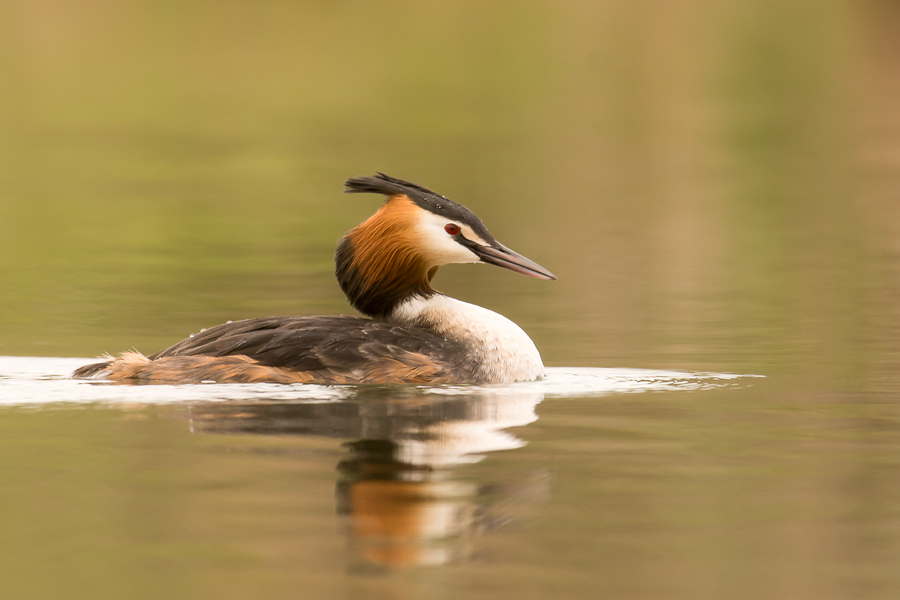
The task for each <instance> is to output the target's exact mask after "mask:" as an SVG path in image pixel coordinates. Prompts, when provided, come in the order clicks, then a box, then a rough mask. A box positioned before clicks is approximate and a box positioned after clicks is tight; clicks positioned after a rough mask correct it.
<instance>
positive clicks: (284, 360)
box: [75, 174, 555, 384]
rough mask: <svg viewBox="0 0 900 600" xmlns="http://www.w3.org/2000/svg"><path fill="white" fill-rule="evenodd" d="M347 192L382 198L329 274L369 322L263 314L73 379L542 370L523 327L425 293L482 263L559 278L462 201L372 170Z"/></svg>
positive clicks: (330, 380) (460, 375) (372, 377)
mask: <svg viewBox="0 0 900 600" xmlns="http://www.w3.org/2000/svg"><path fill="white" fill-rule="evenodd" d="M347 187H348V190H347V191H349V192H376V193H382V194H385V195H386V196H388V199H387V201H386V202H385V203H384V205H383V206H382V207H381V209H379V210H378V212H376V213H375V214H374V215H373V216H372V217H370V218H369V219H368V220H366V221H365V222H364V223H363V224H361V225H360V226H358V227H357V228H355V229H353V230H352V231H350V232H349V233H348V234H347V235H346V236H345V237H344V238H343V239H342V240H341V242H340V244H339V246H338V249H337V252H336V254H335V263H336V268H335V274H336V276H337V279H338V283H339V284H340V286H341V289H342V290H343V291H344V293H345V294H346V295H347V298H348V299H349V300H350V303H351V304H352V305H353V306H354V307H355V308H356V309H357V310H359V311H360V312H361V313H363V314H365V315H368V316H369V317H371V318H362V317H349V316H319V317H267V318H259V319H247V320H244V321H235V322H229V323H225V324H223V325H218V326H216V327H212V328H210V329H206V330H204V331H202V332H200V333H199V334H196V335H192V336H191V337H189V338H187V339H185V340H183V341H181V342H179V343H177V344H175V345H174V346H172V347H170V348H167V349H166V350H163V351H161V352H158V353H156V354H153V355H150V356H144V355H142V354H139V353H137V352H127V353H124V354H122V355H121V356H120V357H119V358H114V359H110V360H107V361H106V362H102V363H96V364H92V365H87V366H85V367H82V368H80V369H78V370H77V371H76V372H75V377H102V378H107V379H113V380H126V381H146V382H159V383H199V382H204V381H215V382H219V383H225V382H244V383H247V382H274V383H321V384H359V383H374V384H387V383H433V384H442V383H501V382H511V381H530V380H534V379H538V378H540V377H541V376H542V375H543V372H544V367H543V363H542V362H541V357H540V354H539V353H538V351H537V348H536V347H535V345H534V343H533V342H532V341H531V339H530V338H529V337H528V335H526V334H525V332H524V331H522V329H521V328H519V326H518V325H516V324H515V323H513V322H512V321H510V320H509V319H507V318H506V317H503V316H501V315H499V314H497V313H495V312H492V311H490V310H488V309H486V308H482V307H480V306H476V305H473V304H468V303H466V302H462V301H460V300H456V299H454V298H450V297H448V296H445V295H443V294H441V293H439V292H437V291H436V290H435V289H434V288H432V287H431V279H432V277H433V276H434V273H435V272H436V271H437V268H438V267H439V266H441V265H444V264H450V263H465V262H488V263H491V264H496V265H498V266H502V267H505V268H508V269H511V270H513V271H516V272H519V273H523V274H526V275H530V276H533V277H538V278H541V279H555V277H554V276H553V275H552V274H550V273H549V272H548V271H546V270H545V269H543V268H542V267H540V266H539V265H537V264H535V263H533V262H531V261H529V260H528V259H526V258H524V257H522V256H520V255H518V254H516V253H515V252H513V251H511V250H509V249H508V248H505V247H504V246H502V245H501V244H499V243H498V242H497V241H496V240H494V238H493V237H492V236H491V235H490V233H488V231H487V229H486V228H485V227H484V225H483V224H482V223H481V221H480V220H478V218H477V217H476V216H475V215H474V214H473V213H472V212H471V211H469V210H468V209H467V208H465V207H464V206H462V205H459V204H456V203H455V202H453V201H451V200H449V199H447V198H445V197H443V196H440V195H438V194H435V193H434V192H432V191H431V190H428V189H427V188H423V187H420V186H417V185H415V184H412V183H409V182H405V181H402V180H399V179H394V178H392V177H388V176H386V175H382V174H379V175H378V176H376V177H360V178H355V179H350V180H348V181H347Z"/></svg>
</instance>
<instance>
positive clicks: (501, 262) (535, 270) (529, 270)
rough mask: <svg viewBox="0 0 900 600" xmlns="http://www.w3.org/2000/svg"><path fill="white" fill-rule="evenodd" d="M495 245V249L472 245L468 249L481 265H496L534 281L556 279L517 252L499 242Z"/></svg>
mask: <svg viewBox="0 0 900 600" xmlns="http://www.w3.org/2000/svg"><path fill="white" fill-rule="evenodd" d="M495 243H496V244H497V245H496V247H494V246H482V245H479V244H472V245H471V246H469V247H468V248H469V249H470V250H471V251H472V252H474V253H475V254H476V255H477V256H478V258H480V259H481V262H483V263H488V264H491V265H497V266H498V267H503V268H504V269H509V270H510V271H513V272H515V273H520V274H522V275H528V276H529V277H534V278H535V279H553V280H555V279H556V275H554V274H553V273H551V272H550V271H548V270H547V269H545V268H544V267H542V266H541V265H539V264H537V263H536V262H534V261H533V260H529V259H527V258H525V257H524V256H522V255H521V254H519V253H518V252H514V251H512V250H510V249H509V248H507V247H506V246H504V245H503V244H501V243H499V242H495Z"/></svg>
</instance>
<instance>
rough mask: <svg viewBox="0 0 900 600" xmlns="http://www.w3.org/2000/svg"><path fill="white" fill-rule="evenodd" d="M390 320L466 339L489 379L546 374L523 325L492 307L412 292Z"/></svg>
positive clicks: (505, 380) (521, 378)
mask: <svg viewBox="0 0 900 600" xmlns="http://www.w3.org/2000/svg"><path fill="white" fill-rule="evenodd" d="M390 320H391V321H394V322H398V323H406V324H415V325H419V326H423V325H424V326H425V327H427V328H428V329H429V330H431V331H433V332H435V333H437V334H438V335H442V336H444V337H446V338H449V339H452V340H455V341H458V342H461V343H463V344H464V345H465V346H466V348H467V350H468V351H469V353H470V357H471V358H473V359H474V360H475V362H476V363H477V364H478V365H479V367H478V368H479V373H478V376H479V379H481V380H483V381H485V382H486V383H509V382H513V381H534V380H535V379H540V378H541V377H543V376H544V364H543V362H541V355H540V353H539V352H538V350H537V348H536V347H535V345H534V342H532V341H531V338H529V337H528V335H527V334H526V333H525V332H524V331H522V328H521V327H519V326H518V325H516V324H515V323H513V322H512V321H510V320H509V319H507V318H506V317H504V316H503V315H499V314H497V313H495V312H493V311H491V310H488V309H486V308H482V307H481V306H476V305H475V304H469V303H468V302H462V301H461V300H456V299H455V298H450V297H449V296H444V295H443V294H434V295H433V296H431V297H429V298H423V297H421V296H413V297H411V298H409V299H408V300H404V301H403V302H401V303H400V304H399V305H397V307H396V308H395V309H394V312H393V313H392V314H391V317H390Z"/></svg>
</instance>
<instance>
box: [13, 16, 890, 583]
mask: <svg viewBox="0 0 900 600" xmlns="http://www.w3.org/2000/svg"><path fill="white" fill-rule="evenodd" d="M898 32H900V4H898V3H897V2H894V1H889V0H856V1H850V0H843V1H841V0H779V1H776V0H732V1H728V2H724V1H720V2H714V1H712V0H675V1H671V2H649V1H637V2H635V1H631V0H608V1H577V0H573V1H554V2H549V1H531V0H519V1H517V2H503V1H497V2H472V1H454V2H443V1H418V2H417V1H406V2H403V1H387V2H377V3H375V2H358V1H357V2H354V1H347V0H335V1H330V2H322V1H318V2H309V1H306V2H293V3H290V2H272V1H265V0H264V1H260V2H254V3H248V2H229V1H219V2H203V1H197V0H188V1H183V2H171V1H168V2H167V1H157V2H150V1H127V0H126V1H123V2H109V1H100V0H83V1H81V2H77V3H72V2H61V1H58V0H0V354H2V355H23V356H94V355H98V354H100V353H102V352H112V353H117V352H120V351H122V350H126V349H130V348H133V347H134V348H137V349H139V350H142V351H144V352H153V351H155V350H158V349H161V348H163V347H166V346H168V345H169V344H171V343H174V342H175V341H178V340H180V339H182V338H183V337H185V336H186V335H188V334H189V333H190V332H194V331H198V330H199V329H200V328H201V327H208V326H211V325H215V324H217V323H221V322H223V321H225V320H228V319H239V318H245V317H253V316H265V315H276V314H323V313H326V314H327V313H351V309H350V308H349V306H348V305H347V303H346V301H345V299H344V298H343V296H342V295H341V293H340V291H339V289H338V287H337V285H336V283H335V282H334V278H333V275H332V253H333V250H334V246H335V243H336V241H337V240H338V239H339V238H340V236H341V235H342V234H343V233H344V232H345V231H346V230H348V229H350V228H352V227H353V226H355V225H356V224H357V223H359V222H360V221H362V220H363V219H364V218H366V217H367V216H368V215H370V214H371V213H372V212H373V211H374V210H375V208H376V207H377V206H378V205H379V203H380V201H381V200H380V198H377V197H374V196H373V197H366V196H345V195H343V194H342V183H343V181H344V179H346V178H347V177H350V176H356V175H365V174H372V173H374V172H375V171H384V172H387V173H390V174H392V175H395V176H398V177H402V178H406V179H410V180H413V181H416V182H419V183H422V184H424V185H427V186H429V187H432V188H434V189H436V190H437V191H439V192H441V193H444V194H446V195H448V196H449V197H451V198H453V199H454V200H457V201H459V202H462V203H464V204H466V205H467V206H469V207H470V208H472V209H473V210H474V211H475V212H476V213H477V214H478V215H479V216H480V217H481V218H482V219H483V220H484V221H485V223H486V224H487V226H488V227H489V228H490V229H491V231H492V233H493V234H494V235H495V236H496V237H497V238H498V239H499V240H500V241H501V242H503V243H504V244H506V245H508V246H510V247H511V248H513V249H515V250H517V251H519V252H521V253H522V254H524V255H525V256H528V257H529V258H531V259H533V260H535V261H537V262H538V263H540V264H541V265H543V266H545V267H547V268H548V269H550V270H551V271H553V272H554V273H556V274H557V275H558V276H559V281H557V282H541V281H536V280H532V279H527V278H524V277H521V276H517V275H515V274H513V273H510V272H507V271H503V270H500V269H496V268H489V267H474V266H464V265H454V266H450V267H446V268H444V269H442V270H441V272H440V273H439V274H438V277H437V279H436V285H437V287H438V288H439V289H441V290H442V291H445V292H447V293H450V294H452V295H454V296H456V297H459V298H461V299H463V300H467V301H470V302H475V303H478V304H481V305H483V306H486V307H488V308H491V309H493V310H497V311H498V312H501V313H503V314H505V315H507V316H509V317H510V318H512V319H513V320H515V321H516V322H518V323H519V324H521V325H522V327H523V328H524V329H525V330H526V331H527V332H528V333H529V334H530V335H531V336H532V337H533V339H534V340H535V342H536V343H537V345H538V347H539V348H540V349H541V351H542V353H543V356H544V359H545V362H546V363H547V364H548V365H550V366H592V367H648V368H679V369H692V370H702V371H731V372H741V373H756V374H763V375H766V376H767V379H764V380H763V379H759V380H748V381H746V382H742V383H741V385H742V386H743V387H741V388H740V389H726V390H718V391H703V392H695V393H689V392H679V393H669V394H643V395H630V396H621V395H620V396H614V397H606V398H593V397H590V398H564V399H559V398H556V399H550V400H546V401H544V402H543V403H542V404H540V405H539V407H538V414H539V416H540V418H539V420H538V421H537V422H535V423H533V424H532V425H529V426H528V427H525V428H521V429H519V430H516V432H515V435H517V436H519V437H521V438H522V439H523V440H524V441H526V442H528V445H527V446H525V447H524V448H521V449H519V450H516V451H512V452H498V453H494V454H492V455H490V456H489V458H488V459H486V460H484V461H483V462H481V463H479V464H477V465H469V466H467V467H466V468H465V469H460V470H459V472H457V473H455V474H451V475H452V476H453V477H457V476H458V477H459V478H462V479H466V480H467V481H475V482H479V483H484V484H485V486H486V487H490V486H493V485H495V484H496V483H497V482H498V481H499V482H501V483H502V482H506V481H510V482H518V481H521V480H527V477H526V476H525V475H524V474H527V473H529V472H532V471H538V472H541V473H543V472H546V473H551V474H552V477H553V478H552V481H551V483H550V484H549V488H550V491H549V497H548V498H547V500H546V503H545V504H542V505H540V507H538V508H536V509H535V514H536V515H537V516H536V517H535V518H534V519H533V520H523V521H520V522H518V524H517V525H515V526H513V527H511V528H510V529H508V530H504V532H503V533H501V534H498V535H497V536H496V537H492V538H490V540H488V541H486V542H480V544H482V545H479V546H478V547H479V552H481V551H483V552H485V554H486V555H487V556H488V558H487V559H485V558H484V557H483V556H481V557H479V558H478V559H477V560H475V561H473V563H472V564H469V565H466V566H457V567H449V568H447V569H440V570H438V569H435V570H430V571H424V572H418V571H416V572H414V573H413V574H412V575H410V578H409V580H405V581H406V583H409V581H413V584H409V585H407V584H406V583H404V584H402V585H399V586H397V588H392V587H390V586H389V585H386V584H385V580H382V579H377V578H373V579H366V580H365V582H364V583H360V581H362V580H357V579H352V578H349V577H347V578H345V571H344V566H343V564H338V563H339V562H340V561H341V560H343V557H344V554H345V553H344V545H345V543H346V542H345V540H344V537H343V535H342V534H339V533H336V528H337V526H336V521H335V520H332V517H333V513H334V511H335V506H334V499H333V493H334V487H335V464H336V463H337V462H338V461H339V460H340V458H341V456H342V452H343V450H341V448H340V440H336V439H327V440H322V439H313V438H307V437H293V438H265V437H263V436H256V437H243V438H242V437H240V436H236V435H235V436H227V435H222V436H205V435H199V434H194V433H192V430H189V429H188V425H187V423H186V421H185V420H182V419H183V418H184V416H183V415H181V416H173V414H172V410H173V409H168V408H158V407H157V408H153V407H151V408H145V409H143V410H141V409H136V410H130V411H129V410H124V409H122V410H117V409H115V408H113V409H99V408H98V409H95V410H64V409H62V408H56V409H46V410H42V411H33V410H29V409H8V410H4V411H3V413H2V415H0V416H2V417H3V427H2V428H0V429H2V430H3V435H2V440H0V441H2V443H3V444H4V446H3V452H0V459H2V462H3V465H2V468H0V471H2V473H3V475H2V477H0V479H2V486H0V492H2V494H0V495H3V498H2V499H0V506H2V507H3V510H2V514H3V515H4V516H3V518H0V532H2V533H3V535H0V538H2V539H4V540H5V541H6V544H5V545H4V549H3V556H4V561H2V562H3V564H4V565H6V569H5V572H6V575H5V578H4V582H3V583H2V584H0V587H2V586H6V587H5V589H7V591H8V590H10V589H11V590H14V593H17V594H18V597H28V598H30V597H35V598H44V597H48V595H53V596H54V597H66V598H71V597H85V598H97V597H110V598H112V597H115V598H120V597H136V598H145V597H146V598H156V597H162V596H167V597H202V596H204V595H206V596H209V595H210V594H212V595H213V596H215V597H222V598H225V597H234V598H238V597H251V596H248V594H251V595H253V594H255V596H256V597H258V596H260V594H262V595H266V594H267V593H268V594H269V595H270V596H271V597H298V596H299V597H302V596H301V592H304V591H312V592H315V593H313V596H315V597H328V598H332V597H334V596H335V593H336V592H335V590H338V592H340V593H341V594H343V595H344V596H346V597H359V596H363V595H365V596H366V597H385V598H413V597H428V598H438V597H463V596H465V597H491V598H497V597H517V598H520V597H540V598H547V597H555V591H556V590H558V589H560V588H561V587H565V586H567V585H568V586H569V589H570V590H574V591H573V592H572V594H571V595H570V597H584V598H594V597H597V595H598V594H597V591H598V590H602V591H603V592H604V593H605V594H606V595H608V596H609V597H623V598H642V599H643V598H650V597H661V598H663V597H664V598H759V597H779V598H816V599H820V598H860V597H864V598H894V597H896V596H897V590H898V589H900V581H898V576H897V568H896V565H897V564H898V556H900V553H898V548H900V535H898V532H900V512H898V510H897V507H898V506H900V504H898V502H897V500H898V498H900V483H898V482H900V477H898V474H900V416H898V411H897V406H898V405H897V402H896V395H897V390H898V389H900V368H898V365H900V34H898ZM751 384H752V386H751ZM426 403H427V402H426ZM185 410H188V409H185ZM488 537H490V536H488ZM491 540H493V541H491ZM482 549H483V550H482ZM492 561H493V562H492ZM454 569H455V570H454ZM29 594H30V595H29ZM316 594H318V595H317V596H316ZM473 594H475V595H474V596H473ZM504 595H505V596H504Z"/></svg>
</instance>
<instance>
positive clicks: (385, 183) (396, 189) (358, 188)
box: [344, 172, 446, 201]
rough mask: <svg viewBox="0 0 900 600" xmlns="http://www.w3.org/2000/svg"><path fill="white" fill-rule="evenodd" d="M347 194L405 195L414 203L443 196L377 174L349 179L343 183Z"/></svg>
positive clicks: (409, 182)
mask: <svg viewBox="0 0 900 600" xmlns="http://www.w3.org/2000/svg"><path fill="white" fill-rule="evenodd" d="M344 185H345V186H347V189H345V190H344V191H345V192H346V193H348V194H384V195H385V196H397V195H400V194H405V195H407V196H409V197H410V199H411V200H414V201H422V200H425V199H426V198H428V197H431V198H434V199H437V198H442V199H445V200H446V198H444V197H443V196H441V195H440V194H438V193H437V192H435V191H434V190H430V189H428V188H427V187H425V186H422V185H419V184H417V183H412V182H411V181H404V180H402V179H398V178H396V177H391V176H390V175H386V174H384V173H381V172H379V173H378V174H377V175H375V176H373V177H351V178H350V179H348V180H347V181H345V182H344Z"/></svg>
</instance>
